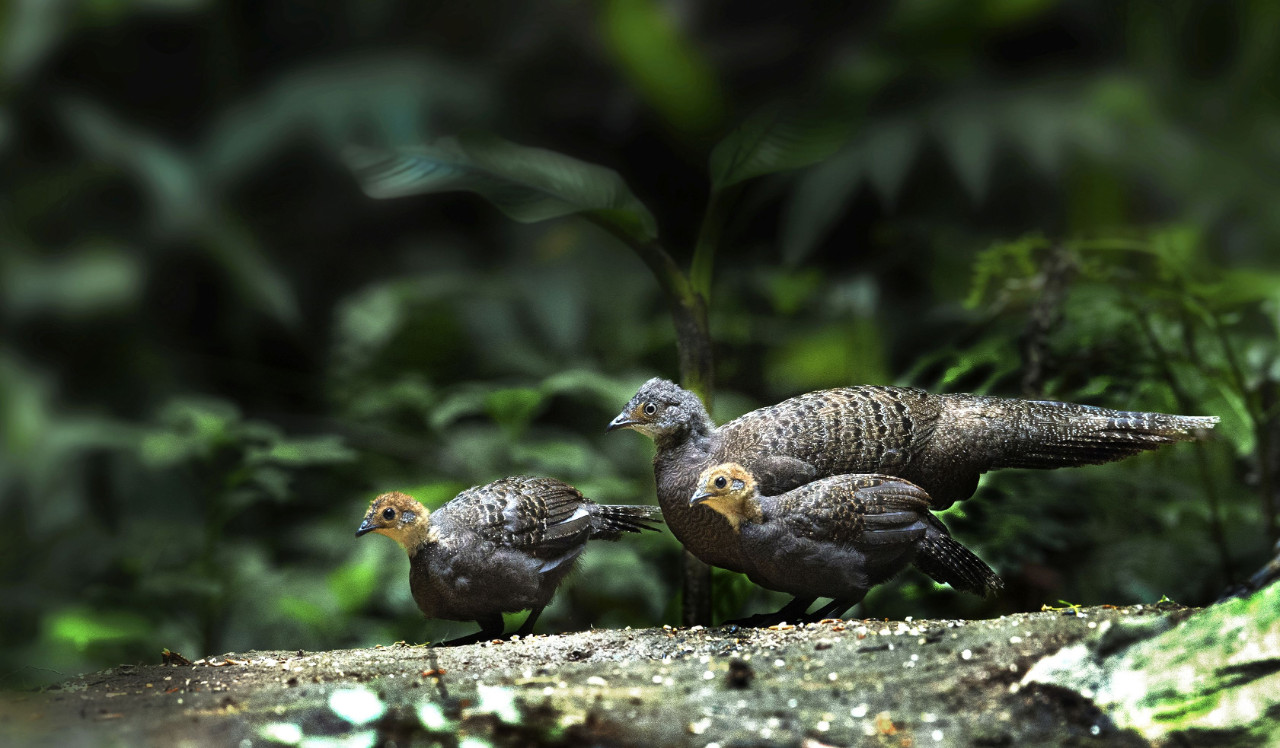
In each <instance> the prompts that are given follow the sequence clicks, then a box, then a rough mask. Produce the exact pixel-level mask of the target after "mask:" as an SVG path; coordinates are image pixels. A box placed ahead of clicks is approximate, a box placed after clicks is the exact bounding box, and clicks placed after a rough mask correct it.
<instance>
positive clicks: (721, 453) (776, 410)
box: [716, 385, 939, 496]
mask: <svg viewBox="0 0 1280 748" xmlns="http://www.w3.org/2000/svg"><path fill="white" fill-rule="evenodd" d="M938 408H939V405H938V400H937V398H936V397H934V396H931V395H929V394H928V393H926V392H924V391H923V390H917V389H912V388H906V387H879V386H872V385H864V386H860V387H841V388H838V389H831V390H819V391H816V392H808V393H805V394H803V395H799V396H797V397H793V398H790V399H788V400H784V401H782V402H780V403H778V404H776V405H771V406H769V407H767V408H761V409H759V410H753V411H751V412H750V413H746V414H744V415H742V416H739V417H738V418H736V419H734V420H732V421H730V422H728V423H726V424H724V425H723V426H721V427H720V428H719V429H717V434H716V435H717V442H718V449H717V455H716V457H717V458H719V459H720V461H721V462H726V461H733V462H739V463H741V464H742V465H744V466H746V467H748V468H749V469H750V470H751V471H752V473H753V474H754V475H755V476H756V484H757V487H758V488H759V489H760V493H761V494H762V495H765V496H773V495H778V494H781V493H783V492H785V491H789V490H791V489H793V488H796V487H797V486H800V485H802V484H804V483H806V482H807V481H810V480H813V479H814V478H815V477H825V476H833V475H845V474H871V473H887V474H902V473H903V471H904V470H907V469H908V468H909V467H910V466H911V465H913V464H914V461H915V460H916V459H917V458H918V457H919V454H920V452H921V450H922V449H924V448H926V447H927V446H928V444H930V443H931V441H932V439H933V434H934V431H935V429H936V428H937V417H938Z"/></svg>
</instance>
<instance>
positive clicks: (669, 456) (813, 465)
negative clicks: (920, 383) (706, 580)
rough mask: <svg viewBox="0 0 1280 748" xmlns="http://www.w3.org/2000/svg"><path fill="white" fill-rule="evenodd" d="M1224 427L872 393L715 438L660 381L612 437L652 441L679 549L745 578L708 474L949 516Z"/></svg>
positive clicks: (1041, 405)
mask: <svg viewBox="0 0 1280 748" xmlns="http://www.w3.org/2000/svg"><path fill="white" fill-rule="evenodd" d="M1217 422H1218V419H1217V417H1214V416H1205V417H1196V416H1177V415H1165V414H1163V413H1140V412H1129V411H1120V410H1110V409H1107V408H1098V407H1093V406H1089V405H1075V404H1071V403H1060V402H1051V401H1044V400H1017V399H1009V398H997V397H983V396H977V395H934V394H930V393H928V392H925V391H924V390H920V389H914V388H905V387H882V386H872V385H866V386H859V387H841V388H837V389H830V390H820V391H817V392H810V393H807V394H804V395H799V396H797V397H793V398H791V399H789V400H784V401H782V402H781V403H778V404H777V405H772V406H769V407H767V408H761V409H759V410H754V411H751V412H750V413H747V414H745V415H743V416H741V417H739V418H736V419H734V420H733V421H730V422H729V423H726V424H724V425H723V426H720V427H717V426H716V425H715V423H714V422H713V421H712V420H711V417H710V416H709V415H708V414H707V410H706V407H705V406H704V405H703V404H702V401H701V400H700V399H698V396H697V395H695V394H694V393H692V392H689V391H688V390H685V389H683V388H681V387H680V386H678V385H676V384H675V383H673V382H670V381H668V380H666V379H659V378H654V379H650V380H649V381H648V382H645V383H644V385H642V386H641V387H640V390H639V391H638V392H636V394H635V396H634V397H632V398H631V401H630V402H628V403H627V405H626V407H625V408H623V409H622V412H621V413H619V414H618V416H617V417H616V418H614V419H613V421H612V422H611V423H610V424H609V430H610V431H612V430H615V429H622V428H630V429H634V430H636V431H639V432H640V433H642V434H644V435H646V436H648V437H650V438H652V439H653V440H654V443H655V444H656V446H657V452H656V454H655V455H654V458H653V469H654V478H655V479H656V482H657V489H658V504H659V506H661V507H662V515H663V518H664V519H665V520H666V522H667V526H668V527H670V528H671V532H672V534H674V535H675V536H676V539H678V540H679V541H680V542H681V543H683V544H684V546H685V548H687V549H688V550H689V552H691V553H692V554H693V555H695V556H697V557H698V558H700V559H702V560H703V561H704V562H706V563H709V564H712V565H714V566H721V567H724V568H726V569H731V570H733V571H744V570H745V565H744V563H743V561H742V559H741V557H740V554H739V552H738V551H737V550H736V549H737V544H736V543H735V542H733V540H734V539H733V537H732V534H731V529H730V526H729V523H728V521H727V520H726V519H725V518H724V516H723V515H721V514H719V513H718V512H715V511H712V510H710V509H708V508H707V507H704V506H690V505H689V496H691V495H692V494H693V492H694V490H695V484H696V482H697V479H698V476H699V474H701V473H702V471H703V470H706V469H707V468H708V467H711V466H712V465H717V464H721V463H725V462H737V463H739V464H740V465H742V466H743V467H745V468H746V469H747V470H749V471H750V472H751V474H752V475H753V476H754V477H755V480H756V484H757V487H758V488H759V491H760V493H761V494H762V495H765V496H771V495H777V494H780V493H784V492H786V491H789V490H791V489H793V488H796V487H797V486H800V485H803V484H805V483H808V482H810V481H813V480H816V479H819V478H824V477H827V476H832V475H845V474H858V473H880V474H885V475H892V476H895V477H898V478H903V479H906V480H908V481H910V482H912V483H914V484H916V485H918V486H920V487H921V488H922V489H924V490H925V491H926V492H927V493H928V494H929V496H930V497H932V500H933V504H932V506H933V508H934V509H944V508H946V507H948V506H950V505H951V504H952V503H954V502H956V501H959V500H962V499H965V498H968V497H969V496H970V495H971V494H972V493H973V492H974V490H975V489H976V488H977V485H978V477H979V476H980V475H981V474H982V473H984V472H986V471H988V470H994V469H996V468H1006V467H1017V468H1058V467H1067V466H1073V465H1088V464H1095V463H1102V462H1110V461H1112V460H1118V459H1121V458H1124V457H1128V456H1130V455H1134V454H1137V453H1139V452H1143V451H1146V450H1151V449H1155V448H1156V447H1159V446H1160V445H1162V444H1169V443H1172V442H1178V441H1187V440H1190V439H1195V438H1196V437H1197V435H1198V434H1199V433H1201V432H1202V431H1204V430H1207V429H1211V428H1213V426H1214V424H1216V423H1217Z"/></svg>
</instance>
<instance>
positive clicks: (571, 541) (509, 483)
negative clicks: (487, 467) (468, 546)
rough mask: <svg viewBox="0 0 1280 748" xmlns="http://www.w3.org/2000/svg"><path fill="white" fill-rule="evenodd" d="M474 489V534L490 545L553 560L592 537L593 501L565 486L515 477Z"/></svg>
mask: <svg viewBox="0 0 1280 748" xmlns="http://www.w3.org/2000/svg"><path fill="white" fill-rule="evenodd" d="M473 490H475V491H477V496H476V497H475V511H473V513H472V514H473V523H472V528H471V529H472V530H473V531H474V532H475V533H476V534H477V535H479V536H480V537H482V538H484V539H485V540H488V541H490V542H493V543H498V544H501V545H505V546H508V547H511V548H518V549H520V550H523V551H525V552H526V553H529V554H530V555H533V556H536V557H538V558H546V559H549V560H554V559H556V558H559V557H560V556H562V555H564V554H566V553H568V552H570V551H572V550H573V549H574V548H575V547H577V548H580V547H581V546H582V545H583V544H584V543H586V541H587V538H589V537H590V535H591V513H590V511H589V507H590V505H591V502H590V501H588V500H587V499H585V498H583V496H582V494H581V493H580V492H579V491H578V490H577V489H576V488H574V487H573V486H570V485H569V484H567V483H563V482H561V481H558V480H555V479H553V478H531V477H527V476H516V477H513V478H504V479H502V480H498V481H494V482H493V483H490V484H488V485H487V486H481V487H480V488H479V489H473ZM573 556H574V557H576V553H574V554H573ZM565 560H572V559H571V558H566V559H561V561H562V562H563V561H565Z"/></svg>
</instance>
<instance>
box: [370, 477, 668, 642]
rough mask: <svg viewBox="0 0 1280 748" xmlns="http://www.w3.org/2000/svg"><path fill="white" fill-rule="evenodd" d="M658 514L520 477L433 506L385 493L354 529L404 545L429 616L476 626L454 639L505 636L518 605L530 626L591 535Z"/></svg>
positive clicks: (645, 522)
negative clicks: (477, 627)
mask: <svg viewBox="0 0 1280 748" xmlns="http://www.w3.org/2000/svg"><path fill="white" fill-rule="evenodd" d="M661 521H662V520H661V519H660V514H659V511H658V508H657V507H652V506H616V505H607V504H597V503H595V502H593V501H591V500H590V499H587V498H585V497H583V495H582V494H581V493H580V492H579V491H578V490H577V489H576V488H574V487H573V486H570V485H569V484H567V483H563V482H561V481H558V480H555V479H552V478H536V477H527V476H517V477H512V478H502V479H500V480H496V481H494V482H492V483H488V484H485V485H483V486H473V487H472V488H469V489H467V490H466V491H463V492H462V493H460V494H458V495H457V496H456V497H454V498H453V499H452V500H450V501H449V502H448V503H446V504H445V505H444V506H442V507H440V508H439V509H437V510H435V511H434V512H429V511H428V510H427V509H426V508H425V507H424V506H422V504H420V503H418V502H417V501H416V500H414V499H413V498H412V497H410V496H408V495H406V494H403V493H399V492H392V493H385V494H382V495H381V496H379V497H377V498H376V499H374V500H373V503H372V504H371V505H370V506H369V511H368V512H367V513H366V514H365V517H364V521H363V522H361V523H360V527H359V529H357V530H356V537H360V536H361V535H365V534H367V533H371V532H372V533H379V534H381V535H386V536H387V537H389V538H391V539H392V540H394V541H396V543H398V544H399V545H400V547H401V548H403V549H404V550H405V553H407V554H408V556H409V589H410V591H411V592H412V593H413V599H414V602H416V603H417V604H418V608H419V609H420V610H421V611H422V612H423V614H425V615H426V616H427V617H428V618H442V619H446V620H451V621H475V622H476V623H478V624H480V631H478V632H477V633H475V634H473V635H471V636H466V637H462V638H459V639H455V640H452V641H449V642H445V645H458V644H471V643H474V642H477V641H484V640H487V639H494V638H498V637H500V636H502V633H503V621H502V614H503V613H513V612H516V611H521V610H529V611H530V613H529V616H528V617H527V618H526V619H525V621H524V624H523V625H521V627H520V629H519V630H518V631H517V633H519V634H522V635H523V634H528V633H529V632H531V631H532V630H533V624H534V623H535V622H536V621H537V619H538V616H539V614H541V613H542V609H543V608H545V607H546V605H547V603H548V602H549V601H550V600H551V596H552V595H553V594H554V593H555V590H556V587H557V586H559V584H560V582H561V581H562V580H563V579H564V578H565V576H566V575H567V574H568V573H569V571H570V570H571V569H572V568H573V565H574V562H575V561H577V559H578V556H579V555H581V553H582V551H583V548H584V547H585V546H586V544H587V541H589V540H596V539H600V540H617V539H618V538H619V537H621V536H622V533H624V532H640V531H641V530H656V529H657V528H656V527H654V526H653V525H654V524H656V523H660V522H661Z"/></svg>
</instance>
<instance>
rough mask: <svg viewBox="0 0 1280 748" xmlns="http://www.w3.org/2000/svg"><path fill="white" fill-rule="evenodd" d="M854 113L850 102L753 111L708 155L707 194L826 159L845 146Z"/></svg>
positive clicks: (782, 106) (791, 103) (781, 106)
mask: <svg viewBox="0 0 1280 748" xmlns="http://www.w3.org/2000/svg"><path fill="white" fill-rule="evenodd" d="M855 112H856V110H855V107H854V105H853V102H852V101H851V100H845V101H838V100H835V101H827V102H821V103H817V104H804V103H797V102H788V103H783V104H774V105H770V106H767V107H765V108H763V109H761V110H759V111H757V112H756V113H754V114H752V115H751V116H749V117H748V118H747V119H746V121H744V122H743V123H742V124H741V125H739V126H738V127H736V128H734V130H733V131H732V132H730V133H729V135H728V136H727V137H725V139H724V140H722V141H720V143H718V144H717V145H716V147H715V148H714V149H713V150H712V151H711V164H710V169H711V186H712V189H714V190H723V189H725V188H726V187H731V186H733V185H735V184H737V183H739V182H741V181H743V180H746V179H751V178H752V177H758V176H762V175H765V174H773V173H775V172H779V171H786V170H788V169H798V168H800V167H802V166H809V165H810V164H815V163H817V162H819V161H821V160H823V159H824V158H827V157H828V156H830V155H831V154H833V153H835V152H836V151H837V150H838V149H839V148H840V147H841V146H842V145H844V144H845V143H847V142H848V141H849V138H850V137H851V136H852V134H853V132H854V129H853V124H852V123H853V120H854V117H855Z"/></svg>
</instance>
